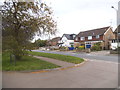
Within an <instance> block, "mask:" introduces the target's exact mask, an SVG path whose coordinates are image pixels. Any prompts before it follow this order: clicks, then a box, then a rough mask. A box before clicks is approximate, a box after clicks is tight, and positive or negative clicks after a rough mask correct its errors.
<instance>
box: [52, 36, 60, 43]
mask: <svg viewBox="0 0 120 90" xmlns="http://www.w3.org/2000/svg"><path fill="white" fill-rule="evenodd" d="M60 38H61V37H55V38H53V39H52V40H51V41H56V42H57V41H59V40H60Z"/></svg>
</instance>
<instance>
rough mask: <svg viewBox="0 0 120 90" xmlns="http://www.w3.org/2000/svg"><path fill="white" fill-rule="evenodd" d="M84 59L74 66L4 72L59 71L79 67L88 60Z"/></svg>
mask: <svg viewBox="0 0 120 90" xmlns="http://www.w3.org/2000/svg"><path fill="white" fill-rule="evenodd" d="M83 59H84V61H83V62H81V63H79V64H75V65H74V66H70V67H65V68H63V67H59V68H53V69H42V70H25V71H3V72H7V73H15V72H20V73H43V72H51V71H57V70H66V69H70V68H75V67H79V66H82V65H84V64H85V63H86V62H87V61H88V60H87V59H85V58H83Z"/></svg>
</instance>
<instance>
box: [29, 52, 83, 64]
mask: <svg viewBox="0 0 120 90" xmlns="http://www.w3.org/2000/svg"><path fill="white" fill-rule="evenodd" d="M29 54H31V55H36V56H42V57H48V58H53V59H57V60H61V61H66V62H70V63H75V64H78V63H81V62H83V61H84V59H82V58H78V57H74V56H68V55H60V54H52V53H43V52H29Z"/></svg>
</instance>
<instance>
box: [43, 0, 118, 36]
mask: <svg viewBox="0 0 120 90" xmlns="http://www.w3.org/2000/svg"><path fill="white" fill-rule="evenodd" d="M118 1H120V0H44V2H46V3H47V4H48V5H49V6H51V7H52V9H53V10H54V17H55V20H56V21H57V25H58V26H57V29H58V31H59V33H58V34H57V36H62V34H64V33H66V34H72V33H75V34H78V33H79V32H80V31H85V30H91V29H95V28H101V27H106V26H112V27H113V30H114V29H115V28H116V11H115V10H114V9H112V8H111V6H114V7H115V8H116V9H117V8H118Z"/></svg>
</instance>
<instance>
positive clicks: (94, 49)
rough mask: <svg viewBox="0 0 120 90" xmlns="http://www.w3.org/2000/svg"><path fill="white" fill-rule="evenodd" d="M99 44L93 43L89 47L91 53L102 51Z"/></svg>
mask: <svg viewBox="0 0 120 90" xmlns="http://www.w3.org/2000/svg"><path fill="white" fill-rule="evenodd" d="M100 45H101V42H98V43H95V44H94V45H93V46H92V47H91V50H92V51H100V50H102V48H101V46H100Z"/></svg>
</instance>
